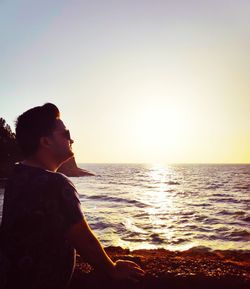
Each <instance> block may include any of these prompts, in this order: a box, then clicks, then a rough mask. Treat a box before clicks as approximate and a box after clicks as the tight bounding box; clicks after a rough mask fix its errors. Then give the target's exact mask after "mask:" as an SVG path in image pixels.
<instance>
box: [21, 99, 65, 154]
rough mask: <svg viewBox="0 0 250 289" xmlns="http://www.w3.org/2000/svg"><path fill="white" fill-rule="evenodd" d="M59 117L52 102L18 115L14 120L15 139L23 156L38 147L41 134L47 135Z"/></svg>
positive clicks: (33, 151)
mask: <svg viewBox="0 0 250 289" xmlns="http://www.w3.org/2000/svg"><path fill="white" fill-rule="evenodd" d="M59 117H60V111H59V109H58V108H57V107H56V106H55V105H54V104H52V103H45V104H44V105H43V106H36V107H33V108H31V109H29V110H27V111H25V112H24V113H23V114H21V115H20V116H18V118H17V120H16V140H17V143H18V145H19V146H20V149H21V150H22V153H23V156H24V157H28V156H30V155H32V154H33V153H35V152H36V151H37V149H38V147H39V141H40V138H41V137H42V136H46V135H49V134H50V133H51V132H52V131H53V129H54V127H55V123H56V119H57V118H59Z"/></svg>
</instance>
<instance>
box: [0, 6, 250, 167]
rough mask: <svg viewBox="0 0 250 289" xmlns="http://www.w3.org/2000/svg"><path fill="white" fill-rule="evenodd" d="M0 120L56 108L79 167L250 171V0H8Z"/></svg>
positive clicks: (1, 44)
mask: <svg viewBox="0 0 250 289" xmlns="http://www.w3.org/2000/svg"><path fill="white" fill-rule="evenodd" d="M0 36H1V37H0V48H1V54H0V117H3V118H4V119H5V120H6V121H7V123H8V124H9V125H10V126H11V128H12V129H13V130H14V121H15V119H16V117H17V116H18V115H20V114H21V113H23V112H24V111H25V110H27V109H29V108H31V107H34V106H38V105H43V104H44V103H46V102H52V103H54V104H56V105H57V106H58V108H59V109H60V111H61V118H62V120H63V121H64V123H65V125H66V126H67V128H69V129H70V131H71V135H72V136H73V139H74V141H75V142H74V145H73V148H74V152H75V157H76V160H77V162H78V163H79V162H81V163H115V162H117V163H250V113H249V112H250V81H249V80H250V57H249V51H250V1H249V0H237V1H231V0H216V1H215V0H209V1H206V0H175V1H168V0H165V1H164V0H113V1H111V0H105V1H104V0H91V1H90V0H89V1H85V0H81V1H80V0H78V1H77V0H72V1H66V0H58V1H57V0H43V1H34V0H32V1H31V0H21V1H18V0H13V1H7V0H2V1H0Z"/></svg>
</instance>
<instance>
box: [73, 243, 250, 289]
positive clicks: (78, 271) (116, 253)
mask: <svg viewBox="0 0 250 289" xmlns="http://www.w3.org/2000/svg"><path fill="white" fill-rule="evenodd" d="M105 250H106V252H107V254H108V255H109V256H110V257H111V259H112V260H114V261H115V260H118V259H128V260H132V261H134V262H136V263H138V264H139V265H140V266H141V267H142V268H143V270H145V271H146V275H145V276H144V277H143V278H142V279H141V280H140V281H138V282H137V283H135V282H132V281H126V280H125V281H116V280H109V279H107V277H106V276H103V275H101V274H100V273H98V272H95V270H94V269H93V268H92V267H91V266H90V265H89V264H88V263H86V262H85V261H84V260H82V258H81V257H80V256H79V255H77V260H76V268H75V272H74V275H73V277H72V281H71V285H70V288H69V289H80V288H91V289H97V288H98V289H101V288H109V289H117V288H119V289H128V288H129V289H152V288H154V289H159V288H171V289H177V288H178V289H208V288H209V289H212V288H215V289H247V288H250V252H245V251H219V250H218V251H206V250H202V249H197V250H195V249H193V250H188V251H183V252H179V251H167V250H164V249H153V250H146V249H141V250H135V251H129V250H128V249H122V248H120V247H107V248H105Z"/></svg>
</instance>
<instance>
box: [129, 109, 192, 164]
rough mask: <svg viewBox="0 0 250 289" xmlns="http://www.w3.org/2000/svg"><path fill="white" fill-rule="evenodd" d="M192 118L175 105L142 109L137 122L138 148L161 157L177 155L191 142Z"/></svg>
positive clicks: (157, 157) (158, 157)
mask: <svg viewBox="0 0 250 289" xmlns="http://www.w3.org/2000/svg"><path fill="white" fill-rule="evenodd" d="M190 129H191V128H190V118H189V117H187V115H186V113H185V112H184V111H183V109H181V107H178V106H174V105H150V106H148V107H142V108H141V110H140V111H139V113H138V115H137V117H136V120H135V135H136V142H137V146H139V147H140V148H141V150H143V151H145V152H148V154H149V155H154V156H155V157H156V159H155V160H156V161H157V160H158V159H160V158H161V157H166V156H171V155H173V154H174V155H177V154H178V152H179V150H180V149H181V148H182V147H183V145H185V143H188V142H189V132H190Z"/></svg>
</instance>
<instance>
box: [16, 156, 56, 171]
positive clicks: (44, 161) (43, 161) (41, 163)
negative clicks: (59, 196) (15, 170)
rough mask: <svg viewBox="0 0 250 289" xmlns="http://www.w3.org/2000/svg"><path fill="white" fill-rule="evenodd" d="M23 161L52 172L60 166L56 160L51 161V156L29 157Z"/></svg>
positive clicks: (25, 163)
mask: <svg viewBox="0 0 250 289" xmlns="http://www.w3.org/2000/svg"><path fill="white" fill-rule="evenodd" d="M21 163H22V164H24V165H28V166H32V167H36V168H41V169H44V170H49V171H52V172H56V171H57V169H58V168H59V166H60V165H58V164H56V163H55V162H53V161H51V159H50V158H46V157H40V156H32V157H28V158H26V159H25V160H24V161H22V162H21Z"/></svg>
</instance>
